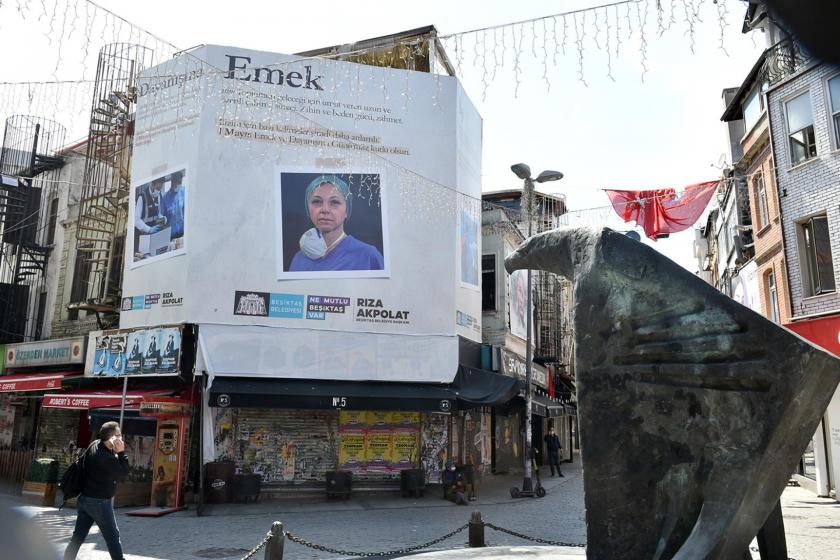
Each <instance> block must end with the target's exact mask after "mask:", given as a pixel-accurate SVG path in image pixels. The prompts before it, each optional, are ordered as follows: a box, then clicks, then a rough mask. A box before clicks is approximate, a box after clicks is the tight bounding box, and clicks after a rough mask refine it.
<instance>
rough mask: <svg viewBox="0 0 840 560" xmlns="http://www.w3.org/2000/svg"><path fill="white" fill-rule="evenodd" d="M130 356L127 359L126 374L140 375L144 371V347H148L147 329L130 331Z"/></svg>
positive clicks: (128, 344)
mask: <svg viewBox="0 0 840 560" xmlns="http://www.w3.org/2000/svg"><path fill="white" fill-rule="evenodd" d="M126 347H127V348H128V356H127V357H126V360H125V374H126V375H139V374H141V373H142V372H143V349H144V348H145V347H146V331H132V332H130V333H128V343H127V346H126Z"/></svg>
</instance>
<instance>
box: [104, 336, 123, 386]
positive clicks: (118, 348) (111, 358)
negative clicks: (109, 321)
mask: <svg viewBox="0 0 840 560" xmlns="http://www.w3.org/2000/svg"><path fill="white" fill-rule="evenodd" d="M126 338H127V337H126V335H125V334H113V335H111V340H110V343H109V345H108V370H107V371H106V372H104V373H103V375H107V376H110V377H119V376H121V375H123V374H125V359H126Z"/></svg>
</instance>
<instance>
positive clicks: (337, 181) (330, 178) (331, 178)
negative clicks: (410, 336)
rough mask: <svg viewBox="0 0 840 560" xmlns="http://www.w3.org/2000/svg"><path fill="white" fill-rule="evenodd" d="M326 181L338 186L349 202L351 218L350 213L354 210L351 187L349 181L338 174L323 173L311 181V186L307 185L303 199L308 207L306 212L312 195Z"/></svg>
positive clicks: (307, 210)
mask: <svg viewBox="0 0 840 560" xmlns="http://www.w3.org/2000/svg"><path fill="white" fill-rule="evenodd" d="M325 183H327V184H330V185H335V188H337V189H338V192H340V193H341V195H342V196H343V197H344V201H345V202H346V203H347V217H348V218H349V217H350V214H351V213H352V212H353V195H352V194H351V193H350V187H349V186H348V185H347V181H345V180H344V179H342V178H340V177H338V176H337V175H321V176H320V177H316V178H315V180H314V181H312V182H311V183H309V186H308V187H306V196H305V197H304V199H303V205H304V207H305V208H306V212H307V213H308V212H309V197H310V196H312V193H313V192H314V191H315V189H317V188H318V187H320V186H321V185H323V184H325Z"/></svg>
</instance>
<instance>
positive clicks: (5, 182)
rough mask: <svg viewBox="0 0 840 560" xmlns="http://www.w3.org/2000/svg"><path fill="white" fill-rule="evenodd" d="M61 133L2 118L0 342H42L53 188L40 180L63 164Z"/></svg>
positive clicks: (49, 124)
mask: <svg viewBox="0 0 840 560" xmlns="http://www.w3.org/2000/svg"><path fill="white" fill-rule="evenodd" d="M65 134H66V131H65V129H64V127H63V126H62V125H60V124H59V123H57V122H54V121H52V120H49V119H46V118H43V117H36V116H32V115H13V116H11V117H9V118H8V119H6V123H5V127H4V130H3V145H2V148H0V342H2V343H6V342H24V341H27V340H38V339H40V338H41V335H42V331H43V326H44V325H43V323H44V314H45V312H46V305H47V297H46V296H47V290H46V273H47V262H48V259H49V255H50V250H51V248H52V244H53V239H54V235H55V227H56V213H57V210H58V197H57V192H58V191H57V183H56V182H55V181H43V180H42V177H41V175H42V174H43V173H46V172H48V171H51V170H54V169H60V168H61V167H62V166H63V165H64V159H63V158H62V157H61V156H60V155H59V149H60V148H61V146H62V145H63V144H64V141H65Z"/></svg>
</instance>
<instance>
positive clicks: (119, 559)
mask: <svg viewBox="0 0 840 560" xmlns="http://www.w3.org/2000/svg"><path fill="white" fill-rule="evenodd" d="M98 435H99V439H97V440H94V442H93V443H91V444H90V446H89V447H88V448H87V451H85V459H84V465H85V467H84V475H83V478H84V481H83V483H82V493H81V495H80V496H79V498H78V500H77V502H76V509H77V511H78V514H77V517H76V528H75V529H74V530H73V538H71V539H70V544H68V545H67V549H66V550H65V551H64V560H73V559H75V558H76V554H78V552H79V547H80V546H82V543H83V542H85V538H86V537H87V535H88V532H89V531H90V528H91V526H92V525H93V523H94V522H96V525H97V526H98V527H99V531H100V532H101V533H102V537H103V538H104V539H105V544H106V545H108V552H109V553H110V555H111V560H125V559H124V558H123V551H122V544H121V543H120V530H119V529H118V528H117V520H116V518H115V517H114V505H113V501H112V498H113V497H114V493H115V492H116V490H117V481H118V480H121V479H123V478H125V476H126V475H127V474H128V457H126V455H125V443H124V442H123V439H122V431H121V430H120V425H119V424H118V423H116V422H105V423H104V424H102V428H100V430H99V434H98Z"/></svg>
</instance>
